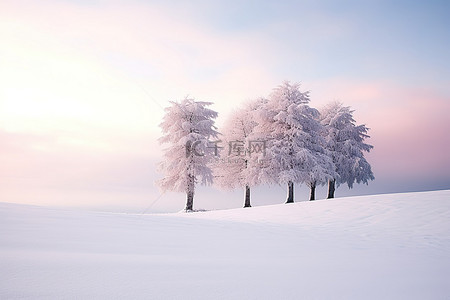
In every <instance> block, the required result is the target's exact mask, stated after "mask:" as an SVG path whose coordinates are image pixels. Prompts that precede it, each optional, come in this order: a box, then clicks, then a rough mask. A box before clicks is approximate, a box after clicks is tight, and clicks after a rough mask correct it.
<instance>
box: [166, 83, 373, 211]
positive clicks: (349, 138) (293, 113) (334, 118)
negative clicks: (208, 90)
mask: <svg viewBox="0 0 450 300" xmlns="http://www.w3.org/2000/svg"><path fill="white" fill-rule="evenodd" d="M309 102H310V98H309V94H308V92H302V91H300V85H299V84H296V83H295V84H291V83H289V82H284V83H283V84H281V85H279V86H278V87H276V88H275V89H274V90H273V92H272V93H271V94H270V95H269V96H268V97H266V98H258V99H256V100H254V101H250V102H248V103H245V104H244V105H243V106H241V107H240V108H239V109H236V110H235V111H234V112H233V113H232V114H231V115H230V116H229V118H228V119H227V120H226V122H225V124H224V126H223V128H222V129H221V130H220V131H221V133H219V132H218V130H217V128H216V126H215V121H214V120H215V118H216V117H217V116H218V114H217V112H215V111H213V110H211V109H209V108H208V106H210V105H211V104H212V103H211V102H198V101H195V100H194V99H190V98H186V99H184V100H183V101H181V102H171V106H170V107H168V108H166V115H165V117H164V119H163V122H162V123H161V125H160V126H161V128H162V131H163V136H162V137H161V138H160V142H161V143H163V144H168V147H167V148H166V149H165V150H164V159H163V161H162V162H161V163H160V164H159V169H160V170H161V171H162V172H163V173H164V177H163V178H162V179H161V180H160V181H159V182H158V184H159V186H160V187H161V188H162V189H163V190H164V191H166V190H173V191H178V192H185V193H186V195H187V203H186V210H192V209H193V198H194V192H195V185H196V184H197V183H201V184H212V183H213V182H214V183H215V184H217V185H218V186H220V187H222V188H227V189H234V188H244V189H245V200H244V207H250V206H251V202H250V190H251V188H252V187H254V186H257V185H260V184H283V185H287V189H288V195H287V200H286V203H291V202H294V184H303V183H304V184H306V185H308V187H309V188H310V191H311V193H310V200H314V199H315V189H316V186H317V185H324V184H328V198H333V197H334V192H335V189H336V187H337V186H339V185H341V184H347V185H348V187H349V188H352V187H353V184H354V183H355V182H356V183H366V184H367V183H368V181H369V180H373V179H374V176H373V173H372V170H371V167H370V164H369V163H368V162H367V160H366V159H365V157H364V153H365V152H369V151H370V150H371V149H372V148H373V146H371V145H369V144H367V143H365V139H367V138H369V136H368V135H367V132H368V128H367V127H366V126H365V125H356V121H355V120H354V119H353V111H352V110H351V109H350V107H346V106H343V105H342V104H341V103H339V102H333V103H330V104H329V105H327V106H326V107H324V108H323V109H321V110H320V111H319V110H317V109H315V108H312V107H310V106H309Z"/></svg>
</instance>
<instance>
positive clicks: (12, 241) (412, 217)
mask: <svg viewBox="0 0 450 300" xmlns="http://www.w3.org/2000/svg"><path fill="white" fill-rule="evenodd" d="M449 298H450V190H447V191H436V192H424V193H408V194H392V195H377V196H364V197H352V198H341V199H335V200H321V201H315V202H301V203H295V204H290V205H284V204H282V205H273V206H265V207H256V208H250V209H232V210H223V211H212V212H198V213H189V214H186V213H177V214H166V215H151V214H149V215H132V214H114V213H96V212H83V211H67V210H61V209H51V208H44V207H34V206H25V205H16V204H8V203H0V299H449Z"/></svg>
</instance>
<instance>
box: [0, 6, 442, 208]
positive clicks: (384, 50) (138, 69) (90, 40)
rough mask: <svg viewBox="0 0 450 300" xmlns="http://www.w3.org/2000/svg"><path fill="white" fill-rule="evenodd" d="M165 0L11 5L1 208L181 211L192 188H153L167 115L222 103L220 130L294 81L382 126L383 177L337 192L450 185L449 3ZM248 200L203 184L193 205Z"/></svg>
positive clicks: (0, 71)
mask: <svg viewBox="0 0 450 300" xmlns="http://www.w3.org/2000/svg"><path fill="white" fill-rule="evenodd" d="M166 2H168V1H143V0H141V1H139V0H131V1H101V0H99V1H87V0H78V1H72V0H66V1H61V0H60V1H56V0H48V1H47V0H43V1H21V0H19V1H17V0H14V1H7V0H1V1H0V201H4V202H16V203H27V204H37V205H57V206H72V207H83V208H86V207H87V208H89V209H100V210H113V211H128V212H142V211H155V212H157V211H177V210H181V209H182V208H183V203H184V201H185V195H183V194H178V193H168V194H164V195H160V192H159V190H158V188H157V187H156V186H155V185H154V181H155V180H156V179H157V178H159V176H160V175H159V174H158V173H157V172H156V163H157V162H158V160H159V159H160V158H161V149H162V148H161V146H160V145H158V143H157V141H156V140H157V138H158V137H159V136H160V134H161V133H160V130H159V127H158V124H159V123H160V122H161V119H162V116H163V108H164V107H166V106H167V105H168V102H169V101H170V100H180V99H182V98H184V97H185V96H187V95H189V96H193V97H195V98H196V99H197V100H202V101H212V102H214V106H213V108H214V109H215V110H217V111H218V112H219V118H218V120H217V124H218V126H219V130H220V125H221V124H222V123H223V121H224V120H225V119H226V117H227V116H228V114H229V113H230V112H231V111H232V109H233V108H235V107H237V106H239V105H240V104H241V103H243V102H245V101H246V100H248V99H253V98H256V97H258V96H264V95H267V94H269V93H270V91H271V89H272V88H274V87H275V86H276V85H278V84H280V83H281V82H282V81H283V80H291V81H299V82H301V83H302V88H303V89H304V90H310V91H311V106H314V107H318V108H319V107H321V106H322V105H324V104H326V103H327V102H329V101H333V100H340V101H342V102H344V104H346V105H349V106H351V107H352V108H353V109H354V110H355V118H356V120H357V122H358V123H364V124H366V125H367V126H368V127H370V128H371V130H370V135H371V139H370V140H369V142H370V143H371V144H372V145H374V146H375V148H374V150H373V151H372V152H371V153H370V154H368V155H367V158H368V160H369V162H370V163H371V164H372V167H373V171H374V173H375V177H376V180H375V181H373V182H371V183H370V184H369V185H368V186H366V185H363V186H357V187H355V188H354V189H352V190H349V189H348V188H347V187H345V186H341V187H340V188H339V189H338V190H337V195H338V196H348V195H361V194H372V193H390V192H403V191H420V190H434V189H449V188H450V137H449V131H450V116H449V112H450V59H449V53H450V4H449V2H447V1H426V2H425V1H169V2H171V3H170V4H168V3H166ZM297 192H298V193H297V200H306V193H307V190H306V188H305V187H300V186H299V187H297ZM241 193H242V191H235V192H223V191H219V190H216V189H214V188H212V187H210V188H200V189H199V190H198V191H197V195H196V200H195V206H196V207H197V208H205V209H213V208H228V207H239V206H241V204H242V195H241ZM253 196H254V197H253V202H254V204H256V205H262V204H276V203H282V202H283V201H284V200H285V191H284V187H278V186H275V187H270V188H268V187H260V188H257V189H255V191H254V194H253ZM324 196H325V188H324V187H322V188H319V190H318V197H319V198H323V197H324Z"/></svg>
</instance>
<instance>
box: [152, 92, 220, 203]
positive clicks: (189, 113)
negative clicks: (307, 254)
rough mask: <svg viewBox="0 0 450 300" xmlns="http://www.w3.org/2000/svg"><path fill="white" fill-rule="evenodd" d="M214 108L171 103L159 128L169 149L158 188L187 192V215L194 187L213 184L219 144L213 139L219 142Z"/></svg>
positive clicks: (187, 102) (189, 102) (194, 103)
mask: <svg viewBox="0 0 450 300" xmlns="http://www.w3.org/2000/svg"><path fill="white" fill-rule="evenodd" d="M211 104H212V103H210V102H198V101H195V100H194V99H190V98H186V99H184V100H183V101H181V102H171V106H169V107H167V108H166V109H165V111H166V114H165V116H164V119H163V121H162V123H161V124H160V127H161V129H162V132H163V136H162V137H161V138H160V139H159V142H160V143H161V144H168V145H169V146H168V147H167V148H166V149H164V160H163V161H162V162H161V163H160V164H159V170H160V171H161V172H162V173H164V177H163V178H162V179H161V180H160V181H158V185H159V186H160V187H161V189H162V190H163V191H167V190H172V191H177V192H186V195H187V201H186V211H190V210H192V209H193V204H194V192H195V185H196V184H197V183H198V182H200V183H202V184H211V183H212V181H213V174H212V170H211V168H210V166H209V163H210V161H211V158H212V157H213V156H214V155H216V154H217V144H214V143H212V142H210V139H212V138H217V135H218V132H217V131H216V127H215V126H214V119H215V118H216V117H217V112H215V111H214V110H211V109H209V108H207V106H209V105H211Z"/></svg>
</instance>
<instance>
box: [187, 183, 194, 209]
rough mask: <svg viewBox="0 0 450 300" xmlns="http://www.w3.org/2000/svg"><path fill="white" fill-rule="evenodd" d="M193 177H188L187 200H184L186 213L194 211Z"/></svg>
mask: <svg viewBox="0 0 450 300" xmlns="http://www.w3.org/2000/svg"><path fill="white" fill-rule="evenodd" d="M194 179H195V177H194V176H193V175H188V188H187V191H186V194H187V200H186V211H190V210H193V209H194V187H195V182H194Z"/></svg>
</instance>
